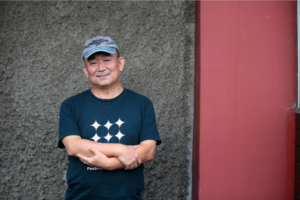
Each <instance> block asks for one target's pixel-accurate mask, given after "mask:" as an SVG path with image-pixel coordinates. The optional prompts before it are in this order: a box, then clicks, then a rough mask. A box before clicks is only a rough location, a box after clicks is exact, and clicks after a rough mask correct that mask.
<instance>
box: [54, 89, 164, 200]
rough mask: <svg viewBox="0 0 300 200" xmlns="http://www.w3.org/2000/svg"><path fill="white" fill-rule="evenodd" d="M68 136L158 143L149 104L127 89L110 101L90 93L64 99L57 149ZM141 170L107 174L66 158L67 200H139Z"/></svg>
mask: <svg viewBox="0 0 300 200" xmlns="http://www.w3.org/2000/svg"><path fill="white" fill-rule="evenodd" d="M69 135H79V136H80V137H81V138H82V139H88V140H91V141H95V142H100V143H121V144H125V145H137V144H139V143H141V142H142V141H145V140H156V141H157V144H160V143H161V139H160V137H159V134H158V131H157V126H156V121H155V114H154V108H153V105H152V102H151V101H150V100H149V99H148V98H147V97H145V96H142V95H140V94H137V93H135V92H133V91H130V90H127V89H124V90H123V92H122V93H121V94H120V95H119V96H117V97H115V98H113V99H99V98H97V97H95V96H94V95H93V93H92V92H91V90H87V91H84V92H82V93H80V94H78V95H75V96H73V97H70V98H68V99H66V100H65V101H64V102H63V103H62V105H61V108H60V121H59V142H58V147H60V148H64V145H63V143H62V141H61V140H62V139H63V138H64V137H66V136H69ZM143 169H144V166H143V165H140V166H139V167H137V168H136V169H133V170H124V169H120V170H114V171H107V170H102V169H99V168H97V167H90V166H88V165H86V164H84V163H82V162H81V161H80V160H79V159H78V158H77V157H73V156H69V165H68V171H67V180H68V189H67V193H66V199H72V200H76V199H82V200H86V199H89V200H93V199H117V200H125V199H128V200H129V199H130V200H132V199H142V198H141V190H142V189H143V188H144V176H143Z"/></svg>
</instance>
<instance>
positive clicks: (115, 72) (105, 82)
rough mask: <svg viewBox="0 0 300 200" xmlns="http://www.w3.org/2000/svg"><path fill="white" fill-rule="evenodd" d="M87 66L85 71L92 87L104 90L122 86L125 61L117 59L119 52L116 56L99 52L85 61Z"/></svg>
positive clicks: (121, 58)
mask: <svg viewBox="0 0 300 200" xmlns="http://www.w3.org/2000/svg"><path fill="white" fill-rule="evenodd" d="M84 60H85V63H86V66H83V71H84V73H85V75H86V77H87V78H88V79H89V80H90V82H91V84H92V87H95V88H104V87H108V86H109V87H113V86H117V85H118V84H120V81H119V77H120V72H121V71H123V67H124V64H125V59H124V58H123V57H120V58H119V59H118V58H117V51H116V52H115V53H114V54H109V53H105V52H97V53H94V54H93V55H91V56H90V57H89V58H88V59H84Z"/></svg>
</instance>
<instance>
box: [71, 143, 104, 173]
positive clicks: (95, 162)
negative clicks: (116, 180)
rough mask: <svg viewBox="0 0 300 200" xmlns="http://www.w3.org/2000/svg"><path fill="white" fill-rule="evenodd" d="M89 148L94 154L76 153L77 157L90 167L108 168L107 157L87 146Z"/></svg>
mask: <svg viewBox="0 0 300 200" xmlns="http://www.w3.org/2000/svg"><path fill="white" fill-rule="evenodd" d="M89 150H90V151H91V152H92V153H93V154H94V155H93V156H92V157H87V156H83V155H80V154H77V157H78V158H79V159H80V160H81V162H83V163H84V164H86V165H89V166H92V167H99V168H101V169H109V166H110V165H109V158H108V157H107V156H106V155H104V154H103V153H102V152H101V151H99V150H97V149H95V148H93V147H89Z"/></svg>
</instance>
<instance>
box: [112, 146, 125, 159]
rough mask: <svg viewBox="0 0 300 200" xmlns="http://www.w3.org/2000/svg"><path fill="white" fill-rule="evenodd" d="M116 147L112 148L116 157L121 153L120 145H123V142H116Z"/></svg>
mask: <svg viewBox="0 0 300 200" xmlns="http://www.w3.org/2000/svg"><path fill="white" fill-rule="evenodd" d="M116 145H117V146H116V148H114V151H115V152H114V154H115V156H116V157H119V156H120V155H122V149H123V148H122V147H123V146H124V145H123V144H116Z"/></svg>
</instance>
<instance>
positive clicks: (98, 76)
mask: <svg viewBox="0 0 300 200" xmlns="http://www.w3.org/2000/svg"><path fill="white" fill-rule="evenodd" d="M109 75H110V73H103V74H96V77H97V78H100V79H104V78H106V77H108V76H109Z"/></svg>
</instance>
